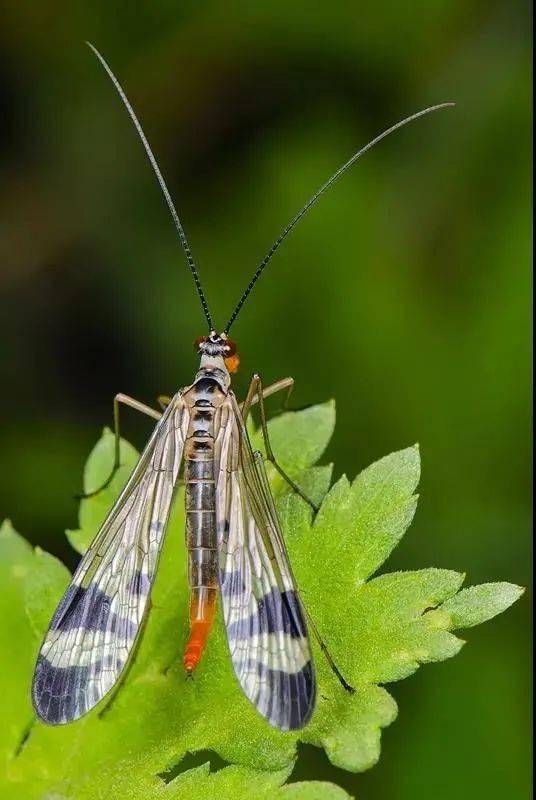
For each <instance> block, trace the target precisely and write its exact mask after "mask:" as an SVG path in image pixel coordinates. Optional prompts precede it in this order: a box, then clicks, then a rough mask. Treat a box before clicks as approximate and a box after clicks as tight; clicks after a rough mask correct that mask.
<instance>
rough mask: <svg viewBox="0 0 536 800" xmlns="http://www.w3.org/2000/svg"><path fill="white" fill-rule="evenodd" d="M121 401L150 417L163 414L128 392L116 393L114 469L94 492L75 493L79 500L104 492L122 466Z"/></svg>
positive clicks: (158, 417)
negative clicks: (130, 395)
mask: <svg viewBox="0 0 536 800" xmlns="http://www.w3.org/2000/svg"><path fill="white" fill-rule="evenodd" d="M119 403H123V405H126V406H130V408H133V409H135V410H136V411H140V412H141V413H142V414H147V416H149V417H153V419H160V417H161V416H162V414H160V412H159V411H155V409H154V408H151V407H150V406H146V405H145V404H144V403H140V401H139V400H135V399H134V398H133V397H129V396H128V395H127V394H116V396H115V397H114V436H115V450H114V463H113V467H112V471H111V473H110V475H109V477H108V478H107V479H106V480H105V481H104V483H103V484H102V486H99V488H98V489H95V490H94V491H93V492H83V493H82V494H77V495H75V497H76V499H77V500H87V499H88V497H95V495H97V494H99V492H102V490H103V489H106V488H107V487H108V486H109V485H110V483H111V482H112V480H113V477H114V475H115V473H116V472H117V470H118V469H119V467H120V466H121V462H120V456H121V433H120V427H119Z"/></svg>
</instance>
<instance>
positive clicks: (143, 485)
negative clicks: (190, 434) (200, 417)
mask: <svg viewBox="0 0 536 800" xmlns="http://www.w3.org/2000/svg"><path fill="white" fill-rule="evenodd" d="M187 426H188V412H187V408H186V407H185V405H184V404H183V402H182V401H181V399H180V396H179V395H177V396H176V397H175V398H174V399H173V400H172V401H171V403H170V405H169V406H168V407H167V409H166V411H165V413H164V415H163V416H162V418H161V419H160V421H159V422H158V424H157V426H156V428H155V430H154V432H153V434H152V436H151V439H150V440H149V442H148V444H147V446H146V448H145V450H144V451H143V453H142V455H141V457H140V460H139V462H138V464H137V465H136V467H135V469H134V471H133V473H132V475H131V477H130V479H129V481H128V483H127V485H126V486H125V488H124V489H123V492H122V493H121V495H120V497H119V499H118V500H117V502H116V504H115V505H114V506H113V508H112V510H111V511H110V513H109V515H108V517H107V518H106V520H105V521H104V523H103V525H102V527H101V529H100V531H99V532H98V534H97V536H96V537H95V539H94V541H93V542H92V544H91V546H90V547H89V549H88V551H87V552H86V554H85V555H84V557H83V558H82V561H81V563H80V565H79V567H78V569H77V570H76V572H75V573H74V576H73V580H72V582H71V584H70V586H69V587H68V589H67V591H66V592H65V594H64V596H63V598H62V600H61V601H60V604H59V606H58V608H57V610H56V613H55V614H54V617H53V618H52V621H51V623H50V627H49V629H48V632H47V634H46V637H45V640H44V642H43V644H42V647H41V651H40V653H39V656H38V659H37V664H36V667H35V673H34V681H33V688H32V698H33V704H34V707H35V710H36V712H37V714H38V715H39V717H40V718H41V719H42V720H43V721H44V722H47V723H49V724H52V725H57V724H62V723H65V722H71V721H72V720H75V719H78V718H79V717H81V716H82V715H83V714H86V713H87V712H88V711H89V710H90V709H91V708H93V706H95V705H96V704H97V703H98V702H99V701H100V700H101V699H102V698H103V697H104V695H106V694H107V693H108V692H109V691H110V689H112V687H113V686H114V685H115V684H116V682H117V681H118V679H119V677H120V675H121V673H122V672H123V670H124V669H125V667H126V665H127V663H128V660H129V657H130V655H131V654H132V652H133V648H134V644H135V642H136V639H137V637H138V634H139V632H140V629H141V626H142V622H143V619H144V616H145V613H146V611H147V608H148V599H149V593H150V590H151V586H152V583H153V580H154V576H155V571H156V567H157V562H158V556H159V554H160V548H161V544H162V541H163V536H164V532H165V529H166V525H167V522H168V519H169V513H170V509H171V504H172V499H173V494H174V489H175V485H176V482H177V477H178V473H179V467H180V463H181V458H182V451H183V445H184V439H185V436H186V430H187Z"/></svg>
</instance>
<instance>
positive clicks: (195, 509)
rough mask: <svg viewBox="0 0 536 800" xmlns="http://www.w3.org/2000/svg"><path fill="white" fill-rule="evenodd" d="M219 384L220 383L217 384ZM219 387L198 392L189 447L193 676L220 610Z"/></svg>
mask: <svg viewBox="0 0 536 800" xmlns="http://www.w3.org/2000/svg"><path fill="white" fill-rule="evenodd" d="M214 384H216V382H215V381H214ZM218 389H219V387H217V384H216V385H212V383H209V382H208V381H203V382H200V385H199V384H198V385H197V386H195V387H194V390H193V391H194V393H195V398H196V399H195V402H194V403H193V407H192V409H191V416H190V424H189V428H188V435H187V439H186V442H185V448H184V482H185V487H186V547H187V550H188V578H189V583H190V636H189V639H188V643H187V645H186V649H185V652H184V666H185V667H186V670H187V672H189V673H191V672H193V670H194V669H195V667H196V666H197V664H198V663H199V660H200V658H201V655H202V653H203V650H204V648H205V644H206V641H207V638H208V634H209V632H210V629H211V627H212V623H213V620H214V614H215V610H216V597H217V591H218V551H217V539H216V502H215V481H214V415H215V413H216V408H215V407H214V406H213V404H212V402H211V394H213V393H214V392H215V391H218Z"/></svg>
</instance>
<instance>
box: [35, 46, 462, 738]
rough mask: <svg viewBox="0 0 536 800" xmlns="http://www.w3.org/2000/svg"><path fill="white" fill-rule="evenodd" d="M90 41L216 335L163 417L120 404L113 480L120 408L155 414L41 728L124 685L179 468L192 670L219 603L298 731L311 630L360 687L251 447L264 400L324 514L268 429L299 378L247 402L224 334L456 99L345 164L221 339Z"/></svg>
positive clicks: (67, 627)
mask: <svg viewBox="0 0 536 800" xmlns="http://www.w3.org/2000/svg"><path fill="white" fill-rule="evenodd" d="M89 46H90V47H91V49H92V50H93V52H94V53H95V55H96V56H97V58H98V59H99V61H100V62H101V64H102V66H103V67H104V69H105V70H106V72H107V73H108V76H109V77H110V79H111V81H112V83H113V85H114V87H115V89H116V90H117V92H118V93H119V96H120V97H121V100H122V102H123V104H124V106H125V108H126V110H127V112H128V114H129V115H130V118H131V120H132V122H133V124H134V126H135V127H136V130H137V132H138V135H139V137H140V139H141V142H142V144H143V146H144V148H145V151H146V153H147V156H148V158H149V161H150V163H151V165H152V167H153V170H154V173H155V175H156V178H157V180H158V183H159V185H160V188H161V190H162V192H163V195H164V198H165V200H166V203H167V205H168V208H169V210H170V212H171V216H172V218H173V222H174V224H175V228H176V230H177V233H178V236H179V239H180V242H181V244H182V247H183V249H184V253H185V255H186V261H187V264H188V267H189V269H190V271H191V273H192V276H193V279H194V282H195V286H196V290H197V294H198V296H199V299H200V301H201V306H202V309H203V313H204V316H205V319H206V322H207V326H208V334H207V335H206V336H203V337H201V338H200V339H198V340H197V343H196V346H197V350H198V353H199V356H200V365H199V370H198V372H197V374H196V376H195V379H194V381H193V383H192V384H190V385H189V386H186V387H185V388H183V389H181V390H180V391H178V392H177V393H176V394H175V395H174V397H172V398H168V400H167V403H166V404H165V407H164V410H163V413H162V414H160V413H159V412H157V411H156V410H154V409H152V408H149V407H148V406H145V405H143V404H142V403H139V402H138V401H136V400H134V399H132V398H130V397H127V396H125V395H122V394H120V395H117V396H116V398H115V401H114V419H115V436H116V438H115V462H114V467H113V471H112V473H111V475H110V477H109V478H108V480H107V481H106V483H105V484H104V486H106V485H108V484H109V482H110V481H111V479H112V477H113V475H114V474H115V472H116V470H117V469H118V467H119V456H120V450H119V445H120V438H119V404H120V403H124V404H127V405H130V406H131V407H133V408H134V409H137V410H138V411H141V412H144V413H146V414H148V415H149V416H151V417H154V418H155V419H157V420H158V421H157V423H156V426H155V428H154V431H153V433H152V435H151V437H150V439H149V442H148V443H147V445H146V447H145V449H144V451H143V452H142V454H141V456H140V459H139V461H138V463H137V465H136V467H135V468H134V470H133V472H132V474H131V476H130V478H129V480H128V482H127V484H126V486H125V487H124V489H123V490H122V492H121V494H120V496H119V498H118V500H117V501H116V503H115V505H114V506H113V507H112V509H111V510H110V512H109V513H108V516H107V517H106V519H105V521H104V523H103V524H102V526H101V528H100V530H99V532H98V533H97V535H96V537H95V539H94V541H93V542H92V544H91V546H90V547H89V549H88V550H87V552H86V554H85V555H84V557H83V558H82V560H81V562H80V565H79V566H78V568H77V570H76V571H75V573H74V575H73V579H72V582H71V584H70V586H69V587H68V589H67V590H66V592H65V594H64V596H63V598H62V599H61V601H60V603H59V605H58V608H57V610H56V612H55V614H54V616H53V618H52V621H51V623H50V627H49V629H48V632H47V634H46V636H45V639H44V641H43V644H42V646H41V650H40V653H39V656H38V659H37V663H36V667H35V673H34V680H33V687H32V698H33V704H34V707H35V710H36V712H37V714H38V716H39V717H40V718H41V719H42V720H43V721H44V722H47V723H49V724H53V725H57V724H62V723H67V722H72V721H73V720H76V719H78V718H79V717H82V716H83V715H84V714H86V713H87V712H88V711H90V710H91V709H92V708H93V707H94V706H95V705H96V704H97V703H99V702H100V701H101V700H102V699H103V698H104V697H105V696H106V695H107V694H108V693H109V692H110V691H111V690H112V689H113V687H114V686H115V685H116V684H117V682H118V681H119V679H120V677H121V676H122V674H123V673H124V671H125V670H126V668H127V665H128V663H129V660H130V658H131V657H132V654H133V652H134V649H135V645H136V642H137V640H138V637H139V634H140V632H141V629H142V623H143V621H144V618H145V615H146V613H147V611H148V608H149V602H148V601H149V595H150V592H151V587H152V584H153V581H154V578H155V573H156V570H157V565H158V559H159V554H160V551H161V547H162V542H163V539H164V535H165V531H166V526H167V524H168V520H169V517H170V511H171V507H172V503H173V498H174V495H175V491H176V487H177V484H178V480H179V475H180V473H181V471H182V474H183V480H184V484H185V507H186V546H187V551H188V575H189V584H190V606H189V614H190V631H189V637H188V641H187V644H186V647H185V651H184V659H183V660H184V667H185V670H186V673H187V674H188V675H192V674H193V672H194V670H195V669H196V667H197V665H198V664H199V661H200V659H201V657H202V654H203V651H204V649H205V646H206V643H207V639H208V636H209V633H210V630H211V627H212V624H213V621H214V616H215V611H216V606H217V601H218V598H219V600H220V602H221V606H222V612H223V622H224V625H225V630H226V634H227V641H228V644H229V652H230V656H231V661H232V665H233V668H234V672H235V675H236V678H237V680H238V683H239V684H240V686H241V688H242V691H243V692H244V694H245V695H246V696H247V697H248V698H249V700H250V701H251V702H252V703H253V705H254V706H255V707H256V708H257V710H258V711H259V712H260V714H262V716H263V717H264V718H265V719H266V720H267V721H268V722H269V723H270V724H271V725H273V726H275V727H276V728H280V729H281V730H292V729H297V728H301V727H303V726H304V725H306V724H307V722H308V721H309V719H310V717H311V714H312V712H313V710H314V706H315V695H316V681H315V670H314V666H313V660H312V655H311V644H310V635H309V631H310V632H311V633H312V634H313V635H314V636H315V637H316V638H317V639H318V641H319V643H320V646H321V649H322V651H323V653H324V655H325V656H326V658H327V659H328V662H329V664H330V666H331V667H332V669H333V671H334V673H335V674H336V676H337V678H338V679H339V681H340V683H341V684H342V686H343V687H344V689H346V690H347V691H348V692H353V691H354V690H353V689H352V687H351V686H350V685H349V684H348V682H347V681H346V680H345V678H344V677H343V675H342V674H341V672H340V670H339V669H338V667H337V665H336V663H335V661H334V659H333V658H332V656H331V654H330V653H329V651H328V649H327V647H326V645H325V644H324V643H323V642H322V640H321V638H320V636H319V633H318V631H317V629H316V627H315V625H314V622H313V620H312V619H311V618H310V616H309V615H308V614H307V612H306V610H305V607H304V604H303V603H302V600H301V598H300V594H299V591H298V588H297V586H296V582H295V580H294V576H293V573H292V568H291V566H290V563H289V559H288V556H287V551H286V548H285V543H284V539H283V532H282V530H281V525H280V522H279V519H278V516H277V512H276V508H275V504H274V500H273V497H272V494H271V491H270V487H269V484H268V478H267V473H266V469H265V462H264V458H263V456H262V454H261V453H260V452H253V450H252V447H251V444H250V441H249V438H248V433H247V430H246V421H247V418H248V415H249V413H250V410H251V407H252V405H254V404H258V405H259V411H260V420H261V426H262V431H263V436H264V443H265V450H266V455H267V458H268V459H269V460H270V461H271V462H272V463H273V465H274V467H275V468H276V469H277V470H278V471H279V473H280V474H281V475H282V477H283V478H284V479H285V480H286V481H287V482H288V483H289V485H290V486H291V488H292V489H293V490H294V491H296V492H298V493H299V494H300V495H301V497H302V498H303V500H304V501H305V502H308V503H310V505H311V506H312V507H313V511H315V512H316V510H317V509H316V507H315V505H314V503H312V502H311V501H310V500H309V499H308V498H307V497H306V495H305V494H304V493H303V491H302V490H301V488H300V487H299V486H298V485H297V484H296V483H295V482H294V481H293V480H292V479H291V478H290V477H289V476H288V475H287V474H286V473H285V472H284V470H283V469H282V468H281V466H280V465H279V464H278V462H277V460H276V458H275V456H274V454H273V452H272V448H271V446H270V440H269V436H268V430H267V425H266V413H265V409H264V400H265V398H266V397H267V396H268V395H271V394H273V393H275V392H276V391H283V390H286V391H287V393H288V392H289V391H290V389H291V388H292V385H293V380H292V379H291V378H287V379H284V380H281V381H278V382H277V383H275V384H273V385H271V386H268V387H265V386H264V385H263V383H262V381H261V378H260V377H259V376H258V375H255V376H254V377H253V379H252V380H251V384H250V387H249V390H248V393H247V396H246V399H245V401H244V402H243V403H242V404H239V402H238V401H237V399H236V397H235V395H234V393H233V391H232V389H231V388H230V385H231V374H232V373H233V372H235V371H236V369H237V367H238V355H237V352H236V345H235V344H234V342H232V341H231V339H229V331H230V328H231V326H232V325H233V323H234V321H235V320H236V318H237V316H238V314H239V312H240V310H241V308H242V306H243V305H244V303H245V301H246V300H247V298H248V297H249V295H250V293H251V291H252V289H253V287H254V286H255V284H256V282H257V281H258V279H259V277H260V275H261V274H262V272H263V271H264V269H265V267H266V265H267V264H268V262H269V261H270V260H271V258H272V256H273V255H274V253H275V252H276V250H277V249H278V247H279V246H280V244H281V243H282V241H283V240H284V239H285V238H286V236H287V235H288V234H289V232H290V231H291V230H292V228H293V227H294V226H295V225H296V223H297V222H298V221H299V220H300V219H301V217H303V215H304V214H305V213H306V212H307V211H308V209H309V208H310V207H311V206H312V205H313V204H314V203H315V202H316V201H317V200H318V198H319V197H320V196H321V195H322V194H323V193H324V192H325V191H326V190H327V189H328V188H329V187H330V186H331V185H332V184H333V183H334V182H335V181H336V180H337V179H338V178H339V177H340V176H341V175H342V173H343V172H345V171H346V170H347V169H348V168H349V167H350V166H351V165H352V164H353V163H354V162H355V161H356V160H357V159H358V158H359V157H360V156H361V155H363V153H365V152H366V151H367V150H369V149H370V148H371V147H372V146H373V145H375V144H376V143H377V142H378V141H380V139H383V138H384V137H385V136H387V135H388V134H390V133H392V132H393V131H395V130H397V129H398V128H400V127H401V126H402V125H405V124H407V123H408V122H411V121H412V120H414V119H417V118H418V117H421V116H423V115H424V114H428V113H430V112H432V111H435V110H437V109H439V108H443V107H445V106H447V105H452V104H451V103H443V104H440V105H437V106H432V107H430V108H426V109H424V110H422V111H419V112H417V113H416V114H413V115H412V116H410V117H408V118H406V119H404V120H402V121H401V122H398V123H397V124H396V125H393V126H392V127H391V128H389V129H388V130H386V131H384V132H383V133H382V134H380V135H379V136H377V137H376V138H375V139H373V140H372V141H371V142H369V144H367V145H366V146H365V147H363V148H362V149H361V150H359V151H358V152H357V153H356V154H355V155H353V156H352V158H350V159H349V161H347V162H346V163H345V164H344V165H343V166H342V167H340V169H338V170H337V172H335V173H334V175H332V176H331V178H329V180H328V181H327V182H326V183H325V184H324V185H323V186H322V187H321V188H320V189H319V190H318V191H317V192H316V193H315V194H314V195H313V196H312V197H311V198H310V200H309V201H308V202H307V203H306V204H305V206H304V207H303V208H302V209H301V210H300V211H299V212H298V214H297V215H296V216H295V217H294V218H293V220H292V221H291V222H290V223H289V224H288V225H287V227H286V228H285V229H284V230H283V232H282V233H281V234H280V236H279V237H278V238H277V239H276V240H275V242H274V244H273V245H272V247H271V248H270V250H269V251H268V253H267V255H266V256H265V258H264V259H263V260H262V261H261V262H260V264H259V266H258V268H257V270H256V271H255V273H254V275H253V277H252V279H251V281H250V283H249V284H248V286H247V288H246V290H245V291H244V293H243V294H242V296H241V297H240V300H239V301H238V303H237V305H236V307H235V309H234V311H233V313H232V314H231V317H230V318H229V321H228V323H227V325H226V326H225V328H224V329H223V330H222V332H221V333H218V332H217V330H216V328H215V326H214V325H213V322H212V317H211V314H210V311H209V308H208V304H207V301H206V299H205V295H204V293H203V288H202V286H201V282H200V279H199V273H198V271H197V268H196V265H195V262H194V259H193V256H192V253H191V250H190V247H189V244H188V240H187V238H186V234H185V232H184V230H183V227H182V225H181V222H180V220H179V217H178V215H177V212H176V210H175V206H174V204H173V201H172V199H171V196H170V194H169V191H168V189H167V186H166V184H165V182H164V179H163V177H162V175H161V172H160V169H159V167H158V165H157V163H156V160H155V158H154V156H153V153H152V151H151V148H150V146H149V144H148V141H147V139H146V138H145V135H144V133H143V130H142V128H141V125H140V123H139V121H138V119H137V117H136V115H135V113H134V111H133V109H132V107H131V105H130V103H129V101H128V99H127V97H126V96H125V94H124V92H123V89H122V88H121V85H120V84H119V82H118V80H117V78H116V77H115V75H114V74H113V72H112V70H111V69H110V67H109V66H108V64H107V63H106V61H105V60H104V58H103V56H102V55H101V54H100V53H99V52H98V51H97V50H96V49H95V48H94V47H93V46H92V45H89ZM104 486H103V487H100V489H99V490H97V491H100V490H101V489H102V488H104ZM95 493H96V492H93V493H92V494H95ZM86 496H88V495H86Z"/></svg>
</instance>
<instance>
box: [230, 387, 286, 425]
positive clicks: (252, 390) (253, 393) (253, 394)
mask: <svg viewBox="0 0 536 800" xmlns="http://www.w3.org/2000/svg"><path fill="white" fill-rule="evenodd" d="M256 377H257V376H256V375H255V376H254V377H253V379H252V381H251V383H250V386H249V391H248V396H247V397H246V399H245V401H244V402H243V403H241V405H240V410H241V411H242V417H243V418H244V422H245V421H246V419H247V416H248V414H249V409H250V408H251V406H254V405H255V403H258V402H259V396H258V394H257V389H258V386H259V381H257V380H256ZM293 388H294V378H281V380H279V381H276V382H275V383H271V384H270V385H269V386H266V387H265V388H264V389H263V390H262V398H263V400H265V399H266V398H267V397H270V395H272V394H275V393H276V392H282V391H283V390H284V389H286V390H287V391H286V394H285V399H284V400H283V404H282V410H283V411H285V410H286V409H287V406H288V401H289V399H290V394H291V392H292V390H293ZM248 398H250V399H249V403H248ZM246 403H247V404H248V405H247V409H246Z"/></svg>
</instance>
